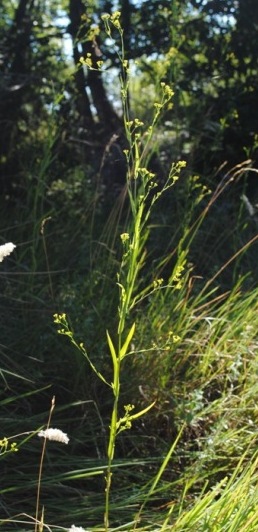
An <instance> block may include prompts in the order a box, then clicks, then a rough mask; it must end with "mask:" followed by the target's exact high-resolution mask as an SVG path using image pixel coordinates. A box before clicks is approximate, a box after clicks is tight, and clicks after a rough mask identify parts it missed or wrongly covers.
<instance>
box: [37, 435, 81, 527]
mask: <svg viewBox="0 0 258 532" xmlns="http://www.w3.org/2000/svg"><path fill="white" fill-rule="evenodd" d="M38 436H39V437H40V438H46V439H47V440H53V441H59V442H60V443H68V442H69V438H68V436H67V434H65V433H64V432H63V431H62V430H60V429H46V430H40V431H39V432H38ZM75 532H76V530H75Z"/></svg>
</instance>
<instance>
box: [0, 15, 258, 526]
mask: <svg viewBox="0 0 258 532" xmlns="http://www.w3.org/2000/svg"><path fill="white" fill-rule="evenodd" d="M103 21H104V24H105V27H106V32H107V35H108V36H110V38H111V37H112V32H113V30H114V28H115V30H116V31H118V32H119V35H120V38H121V41H120V51H119V52H118V58H119V61H120V64H121V71H122V74H121V96H122V103H123V116H124V130H125V136H126V141H127V146H128V148H126V149H125V150H124V156H125V160H126V168H127V174H126V183H125V185H124V187H123V189H122V190H121V193H120V196H119V197H118V198H117V199H116V200H115V201H114V202H113V203H114V205H113V206H112V208H111V209H108V208H105V201H104V199H103V191H101V190H100V187H99V182H98V181H97V180H95V181H93V180H91V179H90V176H89V179H87V180H85V173H84V171H82V169H81V168H78V167H77V168H75V169H74V171H73V172H72V171H71V170H70V169H69V171H68V170H67V176H66V178H67V179H66V180H65V179H64V180H63V181H62V180H61V179H60V180H58V181H54V182H53V181H52V182H51V181H50V180H49V178H48V174H49V171H50V169H51V165H52V164H53V158H52V149H53V145H55V142H56V137H55V129H54V128H50V129H49V133H48V135H47V136H46V138H45V141H44V143H43V144H42V157H41V158H39V159H36V160H35V161H32V163H31V164H32V167H31V168H30V172H28V176H27V180H28V182H27V187H28V190H29V192H28V194H27V202H26V203H23V202H22V201H20V199H19V198H18V199H17V202H16V201H15V200H14V201H13V203H11V204H10V203H9V202H7V201H6V205H4V202H3V209H2V210H1V214H0V216H1V227H2V232H1V239H2V244H3V247H2V251H3V253H4V255H3V264H2V263H1V265H0V266H1V274H0V286H1V304H0V313H1V323H2V327H1V346H0V348H1V355H2V356H1V368H0V372H1V375H0V376H1V380H2V393H1V398H0V404H1V441H0V451H1V452H0V458H1V462H2V463H1V466H2V473H1V485H0V493H1V517H0V529H2V530H3V532H7V531H9V530H10V531H11V530H19V531H20V532H28V531H30V530H34V532H43V531H45V530H48V531H51V532H54V531H55V530H58V531H62V530H67V531H69V532H83V531H98V532H111V531H113V532H115V531H128V532H129V531H130V532H132V531H138V532H143V531H145V532H147V531H148V532H156V531H162V532H166V531H171V530H173V531H174V530H175V531H180V532H183V531H192V530H196V531H198V532H202V531H203V532H204V531H207V530H210V531H225V532H233V531H234V532H237V531H250V532H251V531H254V530H256V529H257V530H258V511H257V507H258V495H257V460H258V457H257V428H256V422H257V399H258V385H257V347H258V339H257V327H258V312H257V311H258V297H257V296H258V288H257V266H256V264H257V262H256V261H257V240H258V234H257V223H256V219H255V217H253V216H250V212H248V209H246V205H245V203H244V202H243V201H242V200H241V198H240V197H237V198H236V196H235V194H234V187H235V186H236V185H238V184H239V180H241V179H242V180H243V181H244V180H245V178H246V176H247V175H248V173H250V172H256V170H255V169H254V168H252V166H251V161H249V160H247V161H243V162H242V163H240V164H238V165H236V166H235V167H233V168H231V169H226V167H224V168H223V177H222V178H221V177H220V179H217V181H216V183H217V184H216V186H215V187H212V186H211V187H210V186H209V182H208V181H209V180H208V179H207V181H206V182H205V183H203V182H202V180H201V179H200V178H199V177H197V176H195V175H191V173H190V172H189V171H188V169H187V164H186V162H185V161H184V160H177V161H170V163H169V165H168V166H167V172H166V177H165V179H164V178H162V180H159V178H158V175H156V174H155V172H154V171H152V156H153V154H157V153H158V152H159V150H161V148H162V146H159V135H158V133H159V131H160V129H159V128H160V121H161V118H162V114H163V113H164V111H165V110H166V109H167V108H168V107H169V106H171V105H173V96H174V94H173V90H172V88H171V87H170V86H169V85H168V84H166V83H164V82H161V83H160V84H159V87H158V90H157V99H156V101H155V102H154V104H153V107H152V119H151V121H150V122H149V123H145V122H144V121H142V120H141V117H140V118H138V117H137V118H132V116H131V110H130V106H129V100H128V90H129V83H130V75H131V72H130V67H129V64H128V63H127V60H126V58H125V55H124V48H123V31H122V29H121V26H120V22H119V14H118V13H117V12H115V13H114V14H113V15H112V16H105V17H104V18H103ZM86 61H87V67H88V68H91V67H92V65H91V64H90V57H88V58H87V59H86ZM99 68H101V65H100V66H99ZM33 165H34V166H33ZM87 169H88V167H87V168H86V166H85V168H84V170H87ZM221 174H222V172H220V175H221ZM32 175H34V176H37V178H36V183H34V186H33V189H32V188H30V186H31V182H32V181H31V176H32ZM10 242H14V244H15V246H16V248H15V249H11V250H10V248H7V250H9V251H12V254H11V255H10V257H9V256H8V257H7V253H5V252H4V250H6V247H5V244H6V243H10ZM0 254H1V247H0ZM5 255H6V256H5ZM0 257H1V255H0Z"/></svg>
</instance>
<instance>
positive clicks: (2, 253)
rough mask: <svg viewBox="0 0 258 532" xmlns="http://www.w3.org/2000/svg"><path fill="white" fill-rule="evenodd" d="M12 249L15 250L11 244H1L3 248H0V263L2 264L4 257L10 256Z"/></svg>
mask: <svg viewBox="0 0 258 532" xmlns="http://www.w3.org/2000/svg"><path fill="white" fill-rule="evenodd" d="M14 248H16V246H15V245H14V244H13V243H12V242H8V243H7V244H3V246H0V262H2V261H3V260H4V258H5V257H7V256H8V255H10V253H12V252H13V250H14Z"/></svg>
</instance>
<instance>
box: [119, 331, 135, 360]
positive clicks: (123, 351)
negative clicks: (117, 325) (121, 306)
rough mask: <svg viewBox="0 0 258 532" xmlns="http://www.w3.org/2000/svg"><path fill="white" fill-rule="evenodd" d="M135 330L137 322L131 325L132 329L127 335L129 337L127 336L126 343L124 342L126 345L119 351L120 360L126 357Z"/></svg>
mask: <svg viewBox="0 0 258 532" xmlns="http://www.w3.org/2000/svg"><path fill="white" fill-rule="evenodd" d="M134 332H135V323H133V325H132V327H131V329H130V331H129V333H128V335H127V338H126V340H125V343H124V345H123V346H122V347H121V350H120V353H119V355H120V360H122V359H123V358H124V357H125V355H126V353H127V349H128V346H129V344H130V342H131V340H132V338H133V335H134Z"/></svg>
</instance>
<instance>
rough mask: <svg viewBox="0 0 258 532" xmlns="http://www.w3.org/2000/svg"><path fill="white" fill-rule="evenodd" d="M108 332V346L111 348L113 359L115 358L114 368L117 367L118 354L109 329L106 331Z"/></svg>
mask: <svg viewBox="0 0 258 532" xmlns="http://www.w3.org/2000/svg"><path fill="white" fill-rule="evenodd" d="M106 334H107V341H108V346H109V350H110V353H111V356H112V360H113V366H114V370H116V369H117V356H116V350H115V348H114V344H113V342H112V340H111V338H110V336H109V333H108V331H106Z"/></svg>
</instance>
